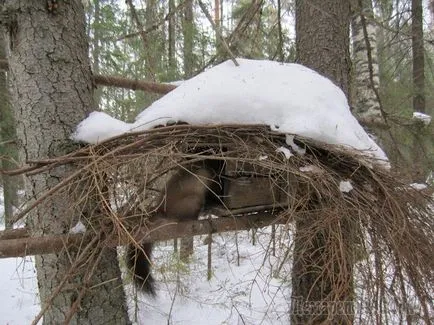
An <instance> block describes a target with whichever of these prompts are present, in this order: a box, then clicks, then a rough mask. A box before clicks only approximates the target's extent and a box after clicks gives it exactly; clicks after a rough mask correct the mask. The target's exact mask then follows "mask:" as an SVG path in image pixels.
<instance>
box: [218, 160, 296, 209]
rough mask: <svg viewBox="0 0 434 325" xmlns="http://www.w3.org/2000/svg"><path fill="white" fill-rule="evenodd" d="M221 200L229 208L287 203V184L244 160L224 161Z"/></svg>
mask: <svg viewBox="0 0 434 325" xmlns="http://www.w3.org/2000/svg"><path fill="white" fill-rule="evenodd" d="M224 174H225V177H224V179H223V190H224V191H223V192H224V195H223V202H224V203H225V205H226V207H227V208H229V209H239V208H246V207H254V206H272V205H275V206H281V205H286V204H288V192H287V191H286V190H285V189H286V188H287V184H284V183H283V182H278V181H276V177H275V175H272V174H270V172H269V171H268V170H267V171H266V170H264V169H262V170H261V168H257V167H255V166H252V165H251V164H248V163H245V162H226V166H225V170H224Z"/></svg>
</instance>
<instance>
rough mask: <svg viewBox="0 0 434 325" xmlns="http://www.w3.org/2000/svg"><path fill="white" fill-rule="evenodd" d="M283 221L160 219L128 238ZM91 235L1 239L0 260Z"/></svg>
mask: <svg viewBox="0 0 434 325" xmlns="http://www.w3.org/2000/svg"><path fill="white" fill-rule="evenodd" d="M286 221H287V218H282V217H279V216H276V215H273V214H272V213H270V212H261V213H256V214H251V215H245V216H240V217H220V218H215V219H206V220H195V221H185V222H174V221H170V220H163V219H162V220H160V221H159V222H155V223H154V224H153V225H152V226H151V227H150V226H145V227H141V228H140V229H139V230H137V231H135V232H134V234H132V235H133V238H134V240H136V241H137V242H154V241H163V240H169V239H174V238H183V237H189V236H196V235H205V234H210V233H220V232H227V231H240V230H247V229H251V228H261V227H265V226H268V225H271V224H279V223H285V222H286ZM95 236H96V234H95V233H94V232H90V231H89V232H86V233H82V234H66V235H47V236H42V237H27V238H14V239H2V240H0V258H8V257H20V256H21V257H22V256H29V255H43V254H51V253H59V252H60V251H61V250H62V249H65V248H66V249H70V248H72V247H74V246H83V245H84V244H86V243H88V242H89V241H90V240H91V239H92V238H94V237H95ZM106 242H107V245H108V246H109V247H116V246H122V245H126V244H128V243H130V242H131V237H129V236H126V235H125V236H121V237H119V236H113V237H111V238H108V240H107V241H106Z"/></svg>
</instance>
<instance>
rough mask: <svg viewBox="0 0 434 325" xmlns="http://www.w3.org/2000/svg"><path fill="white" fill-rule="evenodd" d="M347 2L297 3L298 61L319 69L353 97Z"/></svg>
mask: <svg viewBox="0 0 434 325" xmlns="http://www.w3.org/2000/svg"><path fill="white" fill-rule="evenodd" d="M349 16H350V5H349V2H348V1H344V0H339V1H332V0H312V1H303V0H297V1H296V20H295V31H296V51H297V52H296V56H297V59H296V60H297V62H298V63H301V64H303V65H305V66H308V67H310V68H312V69H313V70H316V71H317V72H319V73H321V74H322V75H323V76H325V77H327V78H329V79H331V80H332V81H333V82H334V83H335V84H336V85H337V86H339V87H340V88H341V89H342V90H343V91H344V93H345V94H346V95H347V98H350V96H349V94H350V89H349V87H350V83H349V78H350V69H351V59H350V53H349Z"/></svg>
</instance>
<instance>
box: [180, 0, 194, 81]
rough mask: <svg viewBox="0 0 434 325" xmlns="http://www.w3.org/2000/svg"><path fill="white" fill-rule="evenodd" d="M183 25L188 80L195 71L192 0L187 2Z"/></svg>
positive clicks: (185, 67) (185, 73)
mask: <svg viewBox="0 0 434 325" xmlns="http://www.w3.org/2000/svg"><path fill="white" fill-rule="evenodd" d="M182 23H183V25H182V34H183V37H184V78H186V79H188V78H190V77H191V76H192V75H193V71H194V67H193V64H194V57H193V48H194V19H193V1H192V0H185V5H184V15H183V20H182Z"/></svg>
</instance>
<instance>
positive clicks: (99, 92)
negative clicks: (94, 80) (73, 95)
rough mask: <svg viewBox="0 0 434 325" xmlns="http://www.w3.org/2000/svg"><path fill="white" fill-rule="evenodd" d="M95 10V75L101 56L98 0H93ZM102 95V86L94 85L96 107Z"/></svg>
mask: <svg viewBox="0 0 434 325" xmlns="http://www.w3.org/2000/svg"><path fill="white" fill-rule="evenodd" d="M94 4H95V11H94V23H93V26H94V29H93V39H92V56H93V64H92V70H93V71H92V72H93V73H94V74H96V75H99V74H100V59H101V58H100V56H101V44H100V42H101V26H100V23H101V5H100V1H99V0H97V1H94ZM101 96H102V87H96V89H95V91H94V96H93V98H94V105H95V107H96V108H99V104H100V102H101Z"/></svg>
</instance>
